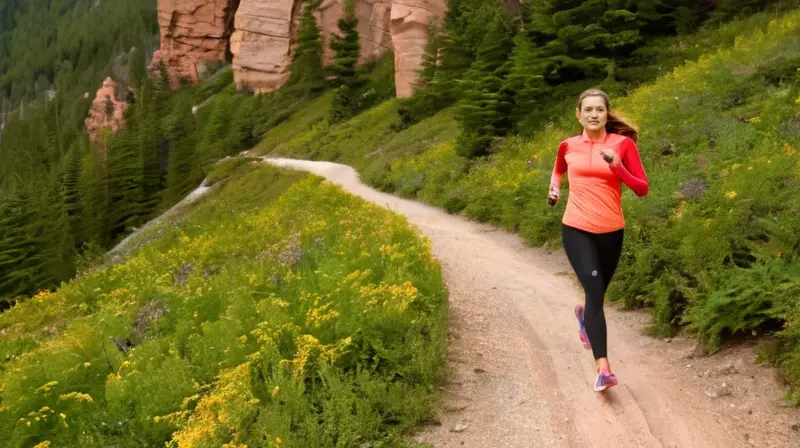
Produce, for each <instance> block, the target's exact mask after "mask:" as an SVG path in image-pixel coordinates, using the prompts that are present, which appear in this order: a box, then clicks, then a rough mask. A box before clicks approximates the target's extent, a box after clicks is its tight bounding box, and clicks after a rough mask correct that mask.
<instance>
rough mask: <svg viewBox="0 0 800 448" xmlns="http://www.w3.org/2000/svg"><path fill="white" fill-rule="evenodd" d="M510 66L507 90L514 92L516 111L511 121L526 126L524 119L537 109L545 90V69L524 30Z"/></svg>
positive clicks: (515, 42) (519, 33) (518, 36)
mask: <svg viewBox="0 0 800 448" xmlns="http://www.w3.org/2000/svg"><path fill="white" fill-rule="evenodd" d="M510 66H511V68H510V71H509V73H508V76H507V77H506V80H505V89H506V90H507V91H509V92H513V95H514V97H513V100H514V109H513V112H512V113H511V119H512V122H513V123H515V125H516V126H517V127H519V125H521V124H522V125H523V126H524V124H523V123H524V121H523V120H524V117H525V116H526V115H528V114H530V113H531V112H533V111H534V109H535V108H536V104H537V98H538V97H540V96H541V94H542V93H543V89H544V82H543V79H544V77H543V76H542V74H541V73H542V70H543V67H542V64H541V62H540V60H539V59H538V55H537V52H536V49H535V48H534V45H533V42H531V40H530V39H529V38H528V35H527V33H526V31H525V29H524V28H520V29H519V31H518V32H517V35H516V36H515V37H514V50H513V52H512V53H511V61H510Z"/></svg>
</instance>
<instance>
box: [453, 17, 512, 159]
mask: <svg viewBox="0 0 800 448" xmlns="http://www.w3.org/2000/svg"><path fill="white" fill-rule="evenodd" d="M512 44H513V43H512V39H511V36H510V30H509V26H508V23H507V20H506V18H505V17H504V15H503V14H502V13H501V12H499V11H498V12H497V14H496V16H495V18H494V20H493V21H492V23H491V24H490V26H489V29H488V30H487V31H486V36H485V39H484V42H483V44H482V45H481V47H480V48H479V49H478V59H477V60H476V61H475V63H474V64H473V65H472V68H471V69H470V71H469V72H468V73H467V77H466V80H465V82H464V90H465V93H464V99H463V100H462V101H461V104H460V107H459V113H458V116H457V118H458V121H459V124H460V125H461V136H460V138H459V142H458V152H459V154H461V155H462V156H465V157H478V156H483V155H485V154H487V152H488V151H489V147H490V145H491V142H492V140H493V139H494V138H495V137H497V136H501V135H504V134H505V133H506V132H507V131H508V130H509V129H510V128H511V120H510V118H509V115H510V113H511V108H512V103H511V92H509V91H508V90H506V89H505V85H504V84H505V83H504V78H505V77H506V75H507V74H508V70H509V63H508V57H509V54H510V53H511V51H512Z"/></svg>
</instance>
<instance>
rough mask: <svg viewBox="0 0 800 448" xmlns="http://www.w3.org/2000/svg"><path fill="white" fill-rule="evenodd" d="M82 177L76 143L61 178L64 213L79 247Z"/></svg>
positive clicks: (67, 158) (69, 154) (79, 155)
mask: <svg viewBox="0 0 800 448" xmlns="http://www.w3.org/2000/svg"><path fill="white" fill-rule="evenodd" d="M80 175H81V152H80V146H79V144H78V142H75V143H74V144H73V145H72V147H71V148H70V150H69V152H68V153H67V156H66V159H65V161H64V168H63V174H62V176H61V199H62V201H63V203H64V212H65V213H66V215H67V219H68V221H69V227H70V233H71V234H72V235H73V238H74V239H75V245H76V246H77V247H79V246H80V245H81V244H82V243H83V241H82V239H81V230H80V229H81V215H82V212H83V210H82V204H81V198H80V193H79V191H78V183H79V181H80Z"/></svg>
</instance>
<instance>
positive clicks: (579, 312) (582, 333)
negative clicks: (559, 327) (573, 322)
mask: <svg viewBox="0 0 800 448" xmlns="http://www.w3.org/2000/svg"><path fill="white" fill-rule="evenodd" d="M575 317H577V318H578V325H579V330H578V336H579V337H580V338H581V343H582V344H583V348H585V349H586V350H589V349H591V348H592V343H591V342H589V335H587V334H586V327H584V326H583V305H575Z"/></svg>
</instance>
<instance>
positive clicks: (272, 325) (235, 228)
mask: <svg viewBox="0 0 800 448" xmlns="http://www.w3.org/2000/svg"><path fill="white" fill-rule="evenodd" d="M212 177H213V178H214V179H215V187H214V188H216V189H217V190H216V191H215V192H212V193H210V196H207V197H205V198H203V199H202V200H201V201H200V203H199V204H197V205H195V206H193V208H192V209H191V210H189V211H188V213H187V216H186V220H185V221H183V222H182V223H181V224H179V225H177V226H164V227H162V228H160V229H154V230H153V232H155V234H159V233H162V234H163V235H162V236H161V237H160V238H159V239H157V240H155V241H154V242H152V243H151V244H148V245H145V246H143V247H142V248H141V249H139V250H138V251H136V252H135V253H132V254H129V255H128V256H127V259H126V260H125V261H124V262H123V263H120V264H116V265H108V264H99V265H96V266H94V267H92V268H90V269H87V270H85V271H83V272H82V273H81V274H80V277H79V278H78V279H77V280H75V281H73V282H71V283H69V284H66V285H64V286H63V287H62V288H60V289H59V290H58V291H56V292H48V291H43V292H41V293H39V294H38V295H36V296H35V297H33V298H31V299H30V300H27V301H25V302H23V303H21V304H19V305H17V306H15V307H14V308H12V309H11V310H9V311H7V312H5V313H3V314H2V315H0V359H1V360H2V364H1V365H0V421H2V422H3V423H2V425H0V437H2V439H3V440H4V441H5V445H4V446H8V447H31V446H34V445H35V446H40V447H44V446H105V447H122V446H126V447H130V446H159V445H161V446H163V445H164V444H165V443H166V442H170V443H172V444H175V445H176V446H266V447H270V446H272V447H276V446H279V445H285V446H334V445H337V446H359V445H361V444H363V443H366V442H375V443H376V445H375V446H386V447H389V446H406V445H404V443H403V442H401V441H399V439H398V438H397V436H398V434H400V433H402V432H403V431H404V430H406V429H408V428H409V427H411V426H412V425H414V424H415V423H416V422H418V421H419V420H420V419H423V418H426V417H427V416H429V411H430V409H429V406H430V399H431V396H432V393H433V392H434V391H435V390H436V388H437V386H438V383H439V379H440V375H441V372H442V367H443V359H444V350H445V329H446V301H445V294H444V290H443V284H442V279H441V274H440V271H439V268H438V265H437V263H436V262H435V261H434V260H433V259H432V256H431V253H430V248H429V246H428V243H427V242H426V241H425V240H423V239H421V238H420V237H419V236H417V235H416V234H415V233H414V232H412V231H411V230H410V228H409V227H408V225H407V223H406V221H405V220H404V219H402V218H400V217H398V216H396V215H393V214H391V213H389V212H387V211H385V210H383V209H381V208H379V207H377V206H373V205H369V204H367V203H365V202H363V201H361V200H358V199H355V198H354V197H351V196H348V195H346V194H344V193H343V192H342V191H341V190H339V189H338V188H337V187H334V186H331V185H330V184H325V183H322V182H321V179H319V178H316V177H311V176H304V175H300V174H297V173H291V172H284V171H278V170H276V169H272V168H268V167H265V166H263V165H260V166H259V165H254V164H250V163H248V164H242V163H241V162H239V161H236V160H234V161H230V162H226V163H225V164H224V165H221V166H220V167H218V169H217V170H216V171H215V172H214V173H213V176H212Z"/></svg>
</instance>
